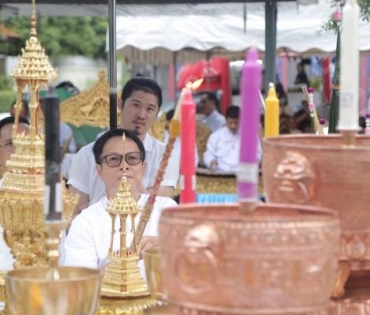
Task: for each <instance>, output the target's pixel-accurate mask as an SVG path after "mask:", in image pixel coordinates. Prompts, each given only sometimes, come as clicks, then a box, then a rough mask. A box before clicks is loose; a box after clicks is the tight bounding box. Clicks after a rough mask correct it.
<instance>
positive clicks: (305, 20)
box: [117, 0, 370, 53]
mask: <svg viewBox="0 0 370 315" xmlns="http://www.w3.org/2000/svg"><path fill="white" fill-rule="evenodd" d="M240 5H242V4H240ZM240 10H241V11H240ZM240 10H238V12H235V14H230V12H228V15H214V16H206V15H184V16H175V15H166V16H140V15H137V16H119V17H117V49H121V48H124V47H127V46H132V47H135V48H137V49H140V50H149V49H153V48H158V47H162V48H166V49H168V50H170V51H179V50H181V49H184V48H194V49H197V50H200V51H207V50H210V49H212V48H214V47H221V48H224V49H226V50H228V51H242V50H245V49H247V48H249V47H251V46H253V45H254V46H257V47H258V48H259V49H260V50H264V48H265V20H264V19H265V17H264V16H265V12H264V4H263V3H250V4H248V6H247V18H246V33H245V32H244V22H243V12H242V6H240ZM334 10H335V8H334V7H332V5H331V2H330V1H329V0H319V3H318V4H313V5H307V6H297V4H295V3H279V6H278V22H277V48H287V49H288V50H291V51H295V52H300V53H302V52H307V51H313V52H316V51H322V52H333V51H334V50H335V45H336V35H335V33H334V31H321V34H319V31H320V29H321V25H322V24H323V23H324V22H326V21H328V19H329V17H330V16H331V14H332V13H333V12H334ZM369 38H370V24H369V23H367V22H363V21H361V22H360V40H359V49H360V50H361V51H368V50H370V41H369Z"/></svg>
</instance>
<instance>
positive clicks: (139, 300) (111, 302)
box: [98, 292, 157, 315]
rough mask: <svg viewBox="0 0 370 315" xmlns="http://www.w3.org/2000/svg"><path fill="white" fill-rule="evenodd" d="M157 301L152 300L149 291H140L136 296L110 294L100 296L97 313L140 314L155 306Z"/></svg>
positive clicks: (100, 314) (101, 314)
mask: <svg viewBox="0 0 370 315" xmlns="http://www.w3.org/2000/svg"><path fill="white" fill-rule="evenodd" d="M156 304H157V301H156V300H154V299H153V298H152V297H151V296H150V293H149V292H142V293H140V294H138V295H137V296H135V295H133V294H132V293H130V295H127V296H122V295H118V294H117V296H114V295H110V296H104V293H103V294H102V296H101V298H100V308H99V311H98V315H122V314H132V315H136V314H142V313H143V311H144V310H146V309H148V308H150V307H152V306H155V305H156Z"/></svg>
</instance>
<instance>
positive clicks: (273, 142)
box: [262, 134, 370, 151]
mask: <svg viewBox="0 0 370 315" xmlns="http://www.w3.org/2000/svg"><path fill="white" fill-rule="evenodd" d="M341 138H342V136H341V135H340V134H331V135H313V134H290V135H280V136H274V137H268V138H264V139H263V140H262V145H265V144H268V145H269V146H271V147H284V148H291V149H297V148H298V149H307V150H313V149H315V150H326V151H334V150H340V151H344V150H345V151H349V150H348V148H346V147H344V146H342V144H341V143H340V142H338V143H333V145H328V144H327V143H320V140H324V139H325V140H327V139H330V140H339V139H341ZM292 139H294V140H297V139H306V140H307V139H309V140H311V141H312V142H310V143H309V145H308V143H307V142H304V143H299V142H297V141H294V142H290V140H292ZM356 139H358V140H369V144H368V145H367V144H363V143H357V144H356V145H355V146H354V147H351V149H350V151H365V150H370V137H369V136H368V135H356ZM315 142H317V143H315Z"/></svg>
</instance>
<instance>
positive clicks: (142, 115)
mask: <svg viewBox="0 0 370 315" xmlns="http://www.w3.org/2000/svg"><path fill="white" fill-rule="evenodd" d="M136 115H137V117H139V118H145V115H146V109H145V107H140V108H139V110H138V111H137V114H136Z"/></svg>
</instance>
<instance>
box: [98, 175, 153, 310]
mask: <svg viewBox="0 0 370 315" xmlns="http://www.w3.org/2000/svg"><path fill="white" fill-rule="evenodd" d="M107 212H108V214H109V215H110V217H111V222H112V230H111V243H110V248H109V251H108V260H109V261H110V262H109V264H108V266H107V267H106V268H105V273H104V278H103V284H102V292H101V303H100V309H99V313H98V314H99V315H105V314H107V315H116V314H117V315H118V314H123V313H140V312H141V311H142V310H143V309H145V308H148V307H150V306H153V305H155V304H156V303H157V302H156V300H153V299H152V298H151V296H150V293H149V291H148V288H147V285H146V283H145V281H144V279H143V278H142V277H141V274H140V269H139V266H138V261H139V253H138V249H137V248H136V247H135V248H128V247H127V242H128V239H127V238H128V237H131V238H133V237H135V231H136V227H135V218H136V216H137V215H138V214H139V213H140V212H142V209H140V208H139V207H138V205H137V202H136V200H135V199H134V197H133V196H132V194H131V191H130V185H129V184H128V183H127V180H126V177H125V176H124V177H123V178H122V180H121V183H120V186H119V188H118V191H117V194H116V196H115V197H114V198H113V199H112V200H109V201H108V206H107ZM117 220H118V221H119V226H120V238H119V240H120V247H119V249H118V250H117V249H115V248H113V245H114V244H113V240H114V235H115V231H116V221H117ZM127 224H130V232H129V233H127V232H126V231H127V229H128V226H127ZM129 234H131V235H129Z"/></svg>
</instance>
